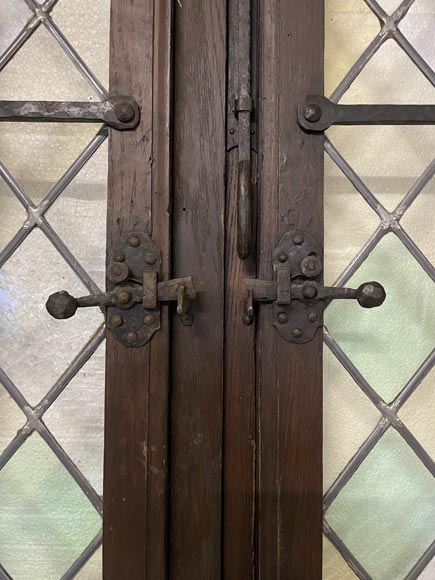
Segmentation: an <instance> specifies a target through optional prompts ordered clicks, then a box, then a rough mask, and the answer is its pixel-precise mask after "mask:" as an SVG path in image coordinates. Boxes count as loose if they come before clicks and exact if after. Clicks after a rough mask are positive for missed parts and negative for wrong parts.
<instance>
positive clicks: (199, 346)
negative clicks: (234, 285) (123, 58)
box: [170, 0, 226, 580]
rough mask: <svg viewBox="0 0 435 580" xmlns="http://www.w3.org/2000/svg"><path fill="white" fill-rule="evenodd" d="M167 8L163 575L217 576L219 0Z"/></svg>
mask: <svg viewBox="0 0 435 580" xmlns="http://www.w3.org/2000/svg"><path fill="white" fill-rule="evenodd" d="M181 4H182V6H180V5H178V6H176V10H175V47H174V71H175V78H174V115H175V116H174V229H173V244H174V276H176V277H180V276H188V275H192V276H193V279H194V283H195V288H196V290H197V293H198V295H197V299H196V300H195V302H194V303H193V304H192V312H193V313H194V316H195V322H194V324H193V326H190V327H184V326H182V324H181V323H180V321H178V320H174V327H173V357H172V400H171V408H172V417H171V427H172V428H171V433H172V440H171V478H170V479H171V520H170V521H171V542H170V578H171V580H205V579H207V580H220V579H221V529H222V526H221V509H222V492H221V488H222V485H221V484H222V481H221V478H222V407H223V339H224V326H223V325H224V298H223V296H224V207H225V153H226V152H225V63H226V1H225V0H214V1H213V2H195V3H193V2H182V3H181Z"/></svg>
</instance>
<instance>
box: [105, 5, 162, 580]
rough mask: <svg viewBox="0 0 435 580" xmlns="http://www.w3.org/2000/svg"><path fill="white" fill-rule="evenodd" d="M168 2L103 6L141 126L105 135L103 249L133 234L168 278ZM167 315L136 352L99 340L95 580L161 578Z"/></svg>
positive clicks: (114, 84)
mask: <svg viewBox="0 0 435 580" xmlns="http://www.w3.org/2000/svg"><path fill="white" fill-rule="evenodd" d="M170 29H171V2H170V0H129V1H128V2H127V1H125V0H112V28H111V74H110V85H111V92H112V93H114V94H121V95H123V94H125V95H130V96H133V97H134V98H135V99H136V100H137V102H138V103H139V105H140V107H141V123H140V126H139V127H138V128H137V129H136V130H135V131H133V132H125V133H119V132H112V134H111V137H110V155H109V159H110V161H109V188H108V191H109V195H108V248H110V247H111V246H112V244H113V243H115V242H116V240H117V239H118V238H119V235H120V234H121V233H122V232H124V231H131V230H142V231H146V232H147V233H149V234H150V235H152V238H153V240H154V242H155V243H156V244H157V245H158V246H159V247H160V249H161V251H162V258H163V265H162V277H163V279H167V277H168V273H169V250H170V244H169V234H170V226H169V214H168V211H167V210H168V207H169V199H170V196H169V151H170V149H169V113H170V98H169V95H170V91H169V78H170V42H169V39H170ZM168 326H169V325H168V313H167V307H164V308H163V309H162V325H161V330H160V331H159V332H158V333H157V334H156V335H155V336H154V338H153V339H152V342H151V343H150V344H149V345H147V346H145V347H143V348H139V349H128V348H126V347H124V346H122V345H121V344H120V343H119V342H117V341H116V339H115V338H114V337H113V336H112V335H111V334H110V333H108V337H107V362H106V374H107V378H106V417H105V419H106V426H105V472H104V476H105V479H104V550H103V553H104V556H103V559H104V579H105V580H120V579H121V578H122V579H124V578H125V579H127V578H128V580H136V579H137V580H145V579H146V580H148V579H152V580H158V579H162V580H163V579H164V578H165V577H166V570H167V520H168V509H167V495H168V493H167V471H168V467H167V448H168V446H167V433H168V392H169V389H168V366H169V354H168V352H169V349H168V344H169V341H168Z"/></svg>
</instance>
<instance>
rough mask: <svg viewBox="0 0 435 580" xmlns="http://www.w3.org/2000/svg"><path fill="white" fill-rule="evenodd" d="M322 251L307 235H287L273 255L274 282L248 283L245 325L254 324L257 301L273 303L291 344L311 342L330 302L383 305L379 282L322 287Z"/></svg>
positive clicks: (275, 318)
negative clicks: (355, 287)
mask: <svg viewBox="0 0 435 580" xmlns="http://www.w3.org/2000/svg"><path fill="white" fill-rule="evenodd" d="M322 263H323V260H322V249H321V247H320V245H319V244H318V243H317V242H316V240H315V239H314V238H313V236H312V235H311V234H309V233H308V232H303V231H298V230H296V229H292V230H291V231H289V232H287V233H285V234H284V235H283V236H282V238H281V240H280V241H279V243H278V245H277V246H276V248H275V250H274V252H273V271H274V275H275V279H274V280H246V281H245V291H246V296H245V313H244V317H243V322H244V324H245V325H250V324H252V322H253V320H254V314H255V310H254V304H255V302H272V303H273V324H274V326H275V327H276V329H277V331H278V334H279V335H280V336H281V337H282V338H283V339H284V340H286V341H288V342H296V343H300V344H302V343H305V342H310V341H311V340H312V339H313V338H314V336H315V334H316V332H317V329H318V328H319V327H320V326H322V316H323V310H324V309H325V307H326V305H327V304H328V303H329V302H330V301H331V300H336V299H341V300H343V299H344V300H349V299H355V300H357V301H358V303H359V304H360V306H362V307H363V308H375V307H377V306H381V304H382V303H383V302H384V300H385V298H386V294H385V290H384V288H383V286H381V284H379V283H378V282H367V283H365V284H362V285H361V286H360V287H359V288H357V289H353V288H341V287H327V286H323V285H322Z"/></svg>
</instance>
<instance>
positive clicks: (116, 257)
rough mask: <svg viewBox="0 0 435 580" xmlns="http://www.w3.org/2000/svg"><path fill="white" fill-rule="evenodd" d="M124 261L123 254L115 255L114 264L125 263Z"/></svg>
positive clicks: (117, 253)
mask: <svg viewBox="0 0 435 580" xmlns="http://www.w3.org/2000/svg"><path fill="white" fill-rule="evenodd" d="M124 260H125V256H124V254H123V253H122V252H116V254H114V255H113V261H114V262H123V261H124Z"/></svg>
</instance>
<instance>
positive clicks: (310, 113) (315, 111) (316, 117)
mask: <svg viewBox="0 0 435 580" xmlns="http://www.w3.org/2000/svg"><path fill="white" fill-rule="evenodd" d="M304 117H305V119H306V120H307V121H308V122H310V123H317V121H320V119H321V117H322V109H321V108H320V107H319V105H316V104H314V103H310V104H309V105H306V107H305V109H304Z"/></svg>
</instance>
